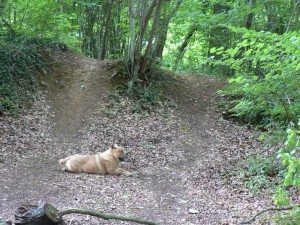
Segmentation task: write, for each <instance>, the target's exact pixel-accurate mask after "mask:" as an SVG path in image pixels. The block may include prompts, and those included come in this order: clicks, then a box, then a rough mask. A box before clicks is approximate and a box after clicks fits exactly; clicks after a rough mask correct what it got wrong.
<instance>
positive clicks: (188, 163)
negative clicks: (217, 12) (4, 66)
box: [0, 51, 272, 225]
mask: <svg viewBox="0 0 300 225" xmlns="http://www.w3.org/2000/svg"><path fill="white" fill-rule="evenodd" d="M55 58H56V62H55V63H53V65H52V67H51V68H52V69H51V70H50V71H48V74H47V75H44V76H42V78H41V81H40V82H41V85H42V86H44V88H43V89H44V90H43V91H42V93H41V94H40V95H39V99H37V101H36V102H35V103H34V105H33V107H32V108H31V109H30V110H28V111H26V112H24V113H23V114H22V115H21V116H20V117H18V118H11V117H2V118H1V121H0V125H1V130H0V132H1V136H0V142H1V150H0V184H1V185H0V193H1V194H0V220H3V219H4V220H12V221H13V220H14V218H13V217H14V213H15V210H16V209H17V208H18V207H19V206H21V205H22V204H23V203H30V204H36V203H39V202H41V201H46V202H48V203H51V204H53V205H54V206H55V207H57V208H58V209H69V208H90V209H94V210H99V211H103V212H107V213H114V214H125V215H131V216H135V217H140V218H144V219H148V220H153V221H155V222H157V223H160V224H162V225H193V224H194V225H200V224H222V225H225V224H237V223H239V222H242V221H245V220H247V219H249V218H250V217H251V216H252V215H253V214H254V213H255V212H257V211H258V210H261V209H263V208H266V207H269V206H271V205H272V199H271V195H270V194H268V193H264V194H261V195H255V194H253V193H252V192H250V191H249V190H247V189H245V187H244V186H243V185H242V184H241V182H240V181H239V180H237V179H234V178H230V177H229V176H227V173H228V169H230V168H234V167H235V166H236V165H237V164H238V162H240V161H241V160H243V159H245V158H247V157H248V156H250V155H254V154H263V153H261V152H260V151H261V150H260V149H261V143H260V142H259V141H258V135H259V134H258V132H257V131H253V130H250V129H247V128H243V127H240V126H237V125H235V124H234V123H232V122H229V121H225V120H222V119H221V117H220V115H219V114H218V113H217V112H216V108H215V105H216V96H215V95H214V93H215V92H216V91H217V90H218V89H220V88H221V87H223V85H224V80H222V79H218V78H212V77H209V76H205V75H203V76H193V75H189V74H179V75H177V77H175V78H173V79H171V80H170V81H169V84H168V86H167V87H166V90H165V93H166V95H169V97H170V98H171V99H173V100H174V102H175V103H176V105H177V106H176V107H174V108H169V107H167V106H165V107H162V109H160V110H157V111H156V112H151V113H140V114H132V113H131V110H130V108H131V107H132V104H133V103H132V102H131V101H130V100H128V99H126V98H124V99H121V100H117V99H115V100H113V98H110V97H108V96H109V95H110V94H112V93H113V91H114V85H113V84H112V82H111V81H110V79H111V76H112V75H113V74H114V72H115V71H114V70H115V67H114V64H113V63H112V62H109V61H97V60H94V59H90V58H86V57H83V56H80V55H78V54H76V53H73V52H71V51H66V52H58V53H56V55H55ZM113 143H117V144H119V145H122V146H124V147H125V149H126V151H127V152H128V157H127V159H126V160H125V161H124V162H122V167H123V168H124V169H126V170H129V171H131V172H135V173H136V174H137V176H132V177H126V176H104V175H92V174H71V173H67V172H63V171H61V169H60V168H59V165H58V160H59V159H60V158H63V157H65V156H68V155H70V154H75V153H79V154H94V153H96V152H100V151H104V150H106V149H108V148H109V146H110V145H111V144H113ZM64 218H65V219H66V221H67V224H70V225H71V224H73V225H75V224H76V225H79V224H89V225H93V224H131V223H129V222H121V221H116V220H102V219H98V218H93V217H91V216H86V215H75V214H72V215H68V216H66V217H64ZM257 223H258V224H267V223H263V222H262V221H258V222H257Z"/></svg>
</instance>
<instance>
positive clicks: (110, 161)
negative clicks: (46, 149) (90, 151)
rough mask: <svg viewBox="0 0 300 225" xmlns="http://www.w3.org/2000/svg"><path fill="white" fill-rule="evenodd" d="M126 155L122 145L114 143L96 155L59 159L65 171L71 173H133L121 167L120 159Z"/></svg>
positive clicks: (127, 174)
mask: <svg viewBox="0 0 300 225" xmlns="http://www.w3.org/2000/svg"><path fill="white" fill-rule="evenodd" d="M124 157H125V152H124V149H123V148H122V147H119V146H117V145H112V146H111V147H110V148H109V149H108V150H107V151H105V152H102V153H97V154H96V155H72V156H69V157H67V158H64V159H61V160H59V165H60V166H61V167H62V170H63V171H68V172H71V173H99V174H110V175H126V176H129V175H131V173H130V172H128V171H126V170H123V169H121V168H119V164H120V159H123V158H124Z"/></svg>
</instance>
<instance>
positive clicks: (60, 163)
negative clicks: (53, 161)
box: [58, 156, 70, 166]
mask: <svg viewBox="0 0 300 225" xmlns="http://www.w3.org/2000/svg"><path fill="white" fill-rule="evenodd" d="M69 159H70V156H69V157H67V158H64V159H60V160H59V161H58V163H59V165H60V166H65V165H66V162H67V161H68V160H69Z"/></svg>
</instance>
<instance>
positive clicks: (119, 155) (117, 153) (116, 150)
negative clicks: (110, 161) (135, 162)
mask: <svg viewBox="0 0 300 225" xmlns="http://www.w3.org/2000/svg"><path fill="white" fill-rule="evenodd" d="M110 149H111V152H112V154H113V156H114V157H115V158H116V159H119V160H120V161H123V160H124V158H125V155H126V154H125V152H124V148H122V147H120V146H118V145H116V144H114V145H112V146H111V147H110Z"/></svg>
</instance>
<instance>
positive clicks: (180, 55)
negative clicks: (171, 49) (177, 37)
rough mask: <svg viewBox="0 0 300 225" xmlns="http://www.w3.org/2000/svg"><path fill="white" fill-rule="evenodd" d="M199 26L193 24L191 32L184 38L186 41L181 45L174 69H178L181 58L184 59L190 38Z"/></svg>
mask: <svg viewBox="0 0 300 225" xmlns="http://www.w3.org/2000/svg"><path fill="white" fill-rule="evenodd" d="M196 30H197V27H196V26H195V25H192V27H191V28H190V29H189V32H188V33H187V35H186V36H185V38H184V41H183V42H182V44H181V45H180V47H179V48H178V53H177V56H176V60H175V63H174V67H173V70H175V71H177V68H178V65H179V62H180V60H181V59H182V57H183V55H184V52H185V49H186V47H187V46H188V44H189V42H190V40H191V39H192V37H193V35H194V33H195V32H196Z"/></svg>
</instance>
